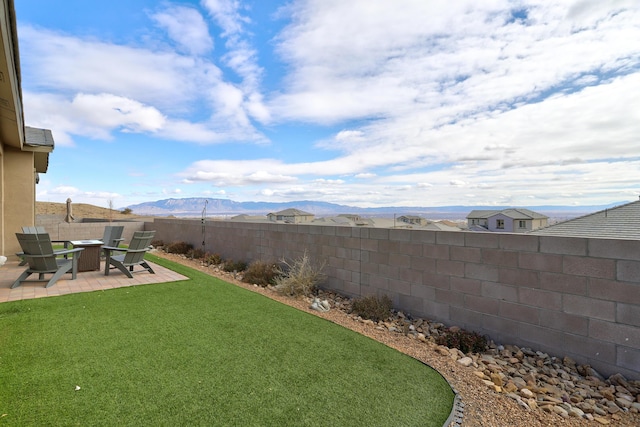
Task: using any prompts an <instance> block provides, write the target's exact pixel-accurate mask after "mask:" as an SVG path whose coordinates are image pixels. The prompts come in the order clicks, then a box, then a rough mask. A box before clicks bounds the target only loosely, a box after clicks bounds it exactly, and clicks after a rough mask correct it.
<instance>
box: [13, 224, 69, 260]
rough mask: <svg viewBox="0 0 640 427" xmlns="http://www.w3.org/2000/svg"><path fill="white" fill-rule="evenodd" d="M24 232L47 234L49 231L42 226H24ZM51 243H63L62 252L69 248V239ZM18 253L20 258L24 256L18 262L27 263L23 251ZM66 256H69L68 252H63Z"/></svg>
mask: <svg viewBox="0 0 640 427" xmlns="http://www.w3.org/2000/svg"><path fill="white" fill-rule="evenodd" d="M22 233H24V234H46V233H47V232H46V231H45V229H44V227H41V226H33V227H32V226H23V227H22ZM51 243H62V244H63V245H64V249H63V250H62V252H64V251H66V250H67V249H69V241H68V240H51ZM54 252H56V253H57V252H61V251H60V250H54ZM16 255H18V256H19V257H20V258H22V261H20V264H18V265H19V266H23V265H26V264H27V260H26V259H24V257H22V252H19V253H17V254H16ZM62 255H63V256H64V257H65V258H67V256H68V254H62Z"/></svg>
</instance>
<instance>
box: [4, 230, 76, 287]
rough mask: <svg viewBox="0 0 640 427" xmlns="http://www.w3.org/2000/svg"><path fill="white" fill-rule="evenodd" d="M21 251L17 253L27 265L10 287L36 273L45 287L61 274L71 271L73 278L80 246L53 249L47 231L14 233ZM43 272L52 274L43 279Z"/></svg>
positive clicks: (72, 277) (55, 280)
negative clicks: (60, 249) (58, 249)
mask: <svg viewBox="0 0 640 427" xmlns="http://www.w3.org/2000/svg"><path fill="white" fill-rule="evenodd" d="M16 237H17V238H18V242H19V243H20V247H21V248H22V252H20V253H18V254H17V255H18V256H21V257H22V258H23V259H24V261H25V262H26V263H27V264H29V267H27V269H26V270H25V271H24V272H23V273H22V274H21V275H20V277H18V278H17V279H16V281H15V282H13V284H12V285H11V288H15V287H17V286H20V284H21V283H22V282H25V281H27V280H26V279H27V277H29V276H30V275H32V274H34V273H37V274H38V280H34V281H38V282H47V284H46V285H45V288H48V287H49V286H52V285H54V284H55V283H56V282H57V281H58V279H59V278H60V277H62V275H64V274H65V273H69V272H70V273H71V279H72V280H73V279H75V278H76V275H77V273H78V258H79V256H80V252H81V251H82V250H83V249H82V248H77V249H67V250H64V251H54V250H53V247H52V246H51V239H50V238H49V235H48V234H47V233H38V234H29V233H16ZM60 255H64V256H68V255H72V256H71V258H58V256H60ZM45 274H52V276H51V278H50V279H49V280H47V279H45V278H44V276H45Z"/></svg>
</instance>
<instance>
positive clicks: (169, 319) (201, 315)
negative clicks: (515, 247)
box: [0, 257, 454, 427]
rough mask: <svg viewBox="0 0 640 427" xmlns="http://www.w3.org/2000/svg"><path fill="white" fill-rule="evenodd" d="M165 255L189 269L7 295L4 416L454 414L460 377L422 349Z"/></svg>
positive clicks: (133, 421)
mask: <svg viewBox="0 0 640 427" xmlns="http://www.w3.org/2000/svg"><path fill="white" fill-rule="evenodd" d="M153 262H156V263H158V264H161V265H163V266H165V267H168V268H171V269H172V270H175V271H177V272H179V273H181V274H183V275H185V276H187V277H189V278H190V280H187V281H181V282H172V283H163V284H154V285H142V286H136V287H128V288H120V289H113V290H109V291H97V292H90V293H80V294H73V295H66V296H61V297H56V298H42V299H37V300H24V301H16V302H8V303H2V304H0V378H1V381H0V416H2V417H0V425H1V424H4V425H49V426H52V425H75V424H82V425H225V426H227V425H241V426H267V425H269V426H271V425H273V426H276V425H277V426H288V425H295V426H335V425H350V426H389V425H398V426H400V425H401V426H438V427H440V426H442V425H443V423H444V422H445V420H446V419H447V417H448V416H449V413H450V412H451V409H452V404H453V400H454V394H453V392H452V390H451V387H450V386H449V385H448V383H447V382H446V381H445V380H444V379H443V378H442V376H441V375H440V374H439V373H438V372H436V371H434V370H433V369H431V368H429V367H428V366H425V365H424V364H422V363H421V362H419V361H417V360H415V359H413V358H411V357H409V356H406V355H404V354H402V353H400V352H398V351H397V350H394V349H391V348H389V347H386V346H384V345H382V344H380V343H378V342H376V341H374V340H372V339H370V338H367V337H364V336H362V335H359V334H357V333H355V332H353V331H350V330H348V329H346V328H343V327H341V326H338V325H335V324H333V323H331V322H328V321H326V320H323V319H321V318H318V317H316V316H313V315H310V314H308V313H305V312H301V311H299V310H296V309H294V308H291V307H289V306H286V305H284V304H281V303H278V302H276V301H273V300H270V299H269V298H266V297H264V296H262V295H259V294H255V293H253V292H250V291H248V290H245V289H242V288H239V287H237V286H234V285H232V284H229V283H226V282H224V281H221V280H219V279H217V278H214V277H211V276H209V275H206V274H204V273H201V272H198V271H196V270H193V269H190V268H188V267H185V266H182V265H179V264H176V263H173V262H170V261H167V260H163V259H159V258H157V257H154V259H153ZM78 387H79V389H77V388H78ZM5 414H6V415H5Z"/></svg>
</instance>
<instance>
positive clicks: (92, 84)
mask: <svg viewBox="0 0 640 427" xmlns="http://www.w3.org/2000/svg"><path fill="white" fill-rule="evenodd" d="M20 30H21V34H20V36H21V39H20V41H21V46H20V48H21V58H22V59H23V63H22V69H23V70H25V72H24V73H23V74H24V76H23V82H28V83H27V84H25V87H24V93H25V104H26V107H27V108H25V115H26V120H27V123H28V124H30V125H32V126H45V125H47V123H51V122H54V123H55V124H56V126H55V128H56V130H57V132H58V134H59V135H60V139H59V141H60V143H61V144H62V145H68V146H70V145H73V137H72V135H73V134H77V135H83V136H92V137H94V138H109V135H110V132H111V131H112V130H114V128H118V126H123V129H127V130H130V131H137V132H139V131H144V132H155V133H156V134H157V135H158V136H161V137H177V139H179V140H181V141H194V142H198V143H219V142H223V141H234V140H243V141H247V142H252V141H257V142H264V141H265V137H264V136H263V135H262V134H261V133H260V132H258V131H257V130H256V129H255V127H254V126H253V124H252V123H251V119H250V116H251V117H256V118H258V119H260V120H263V121H268V120H269V117H270V113H269V111H268V110H267V109H266V107H265V106H264V103H263V102H262V95H261V94H260V93H259V92H257V90H256V88H255V87H252V88H249V89H247V88H243V87H242V86H237V85H234V84H232V83H229V82H227V81H225V80H224V76H223V74H222V72H221V70H220V69H219V68H218V67H217V66H216V65H214V64H213V63H211V62H209V61H208V60H206V59H202V58H195V57H189V56H184V55H180V54H178V53H175V52H170V51H160V52H154V51H152V50H148V49H144V48H140V47H130V46H124V45H114V44H109V43H105V42H101V41H96V40H90V39H81V38H77V37H72V36H69V35H64V34H59V33H56V32H52V31H48V30H42V29H36V28H33V27H29V26H24V27H21V29H20ZM185 37H186V36H185ZM197 49H200V48H197ZM253 85H254V86H255V83H254V84H253ZM101 97H103V98H105V99H108V100H109V101H110V102H111V103H112V104H113V103H114V102H115V100H116V99H117V100H120V101H118V102H116V103H118V104H119V105H118V106H114V105H111V106H105V105H96V106H95V107H96V108H97V110H101V111H94V112H92V111H88V110H85V109H84V108H82V107H83V105H84V106H89V104H90V102H91V100H92V99H93V100H98V99H100V98H101ZM125 100H127V101H126V102H125ZM74 104H75V105H76V107H77V108H75V109H74V108H72V107H73V105H74ZM70 105H71V106H70ZM110 107H114V108H120V113H121V114H120V116H121V117H120V118H117V117H116V115H115V114H113V111H110V112H109V114H107V115H103V113H104V112H105V108H110ZM78 109H80V111H81V112H82V114H80V116H78V115H77V113H78ZM91 110H93V107H91ZM114 111H116V110H114ZM123 111H126V114H124V113H123ZM200 111H209V112H210V116H209V118H208V119H207V118H204V119H203V120H202V121H200V122H197V123H194V122H189V120H188V119H187V117H189V116H190V115H191V114H192V113H196V112H200ZM200 114H202V113H200ZM87 116H92V117H87ZM125 116H126V118H125ZM161 117H162V119H161ZM87 119H88V120H89V121H88V122H86V123H84V122H83V121H84V120H87ZM118 121H121V122H123V123H118ZM161 122H162V123H161ZM187 127H190V128H194V129H196V130H197V131H196V132H194V133H189V132H187V133H179V130H180V129H181V128H187ZM82 129H85V131H83V130H82ZM163 129H166V132H163ZM87 133H91V134H92V135H87ZM178 134H179V135H178ZM192 135H193V138H191V136H192Z"/></svg>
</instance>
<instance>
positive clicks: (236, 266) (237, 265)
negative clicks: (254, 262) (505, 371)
mask: <svg viewBox="0 0 640 427" xmlns="http://www.w3.org/2000/svg"><path fill="white" fill-rule="evenodd" d="M222 269H223V270H224V271H226V272H227V273H233V272H236V273H237V272H239V271H245V270H246V269H247V263H246V262H244V261H234V260H232V259H225V260H224V265H223V266H222Z"/></svg>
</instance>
